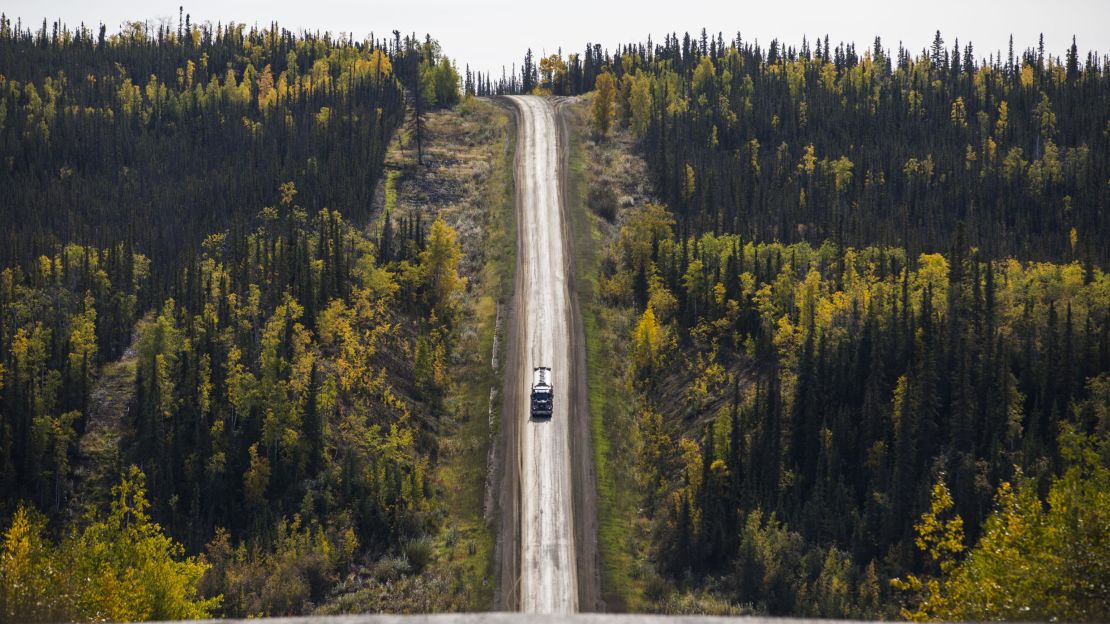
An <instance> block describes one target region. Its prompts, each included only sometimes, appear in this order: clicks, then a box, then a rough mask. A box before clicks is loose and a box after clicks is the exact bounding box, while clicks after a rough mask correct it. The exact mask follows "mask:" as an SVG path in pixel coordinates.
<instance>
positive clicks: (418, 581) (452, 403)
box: [317, 98, 516, 614]
mask: <svg viewBox="0 0 1110 624" xmlns="http://www.w3.org/2000/svg"><path fill="white" fill-rule="evenodd" d="M426 128H427V135H426V143H425V148H424V161H425V164H424V165H423V166H421V165H418V164H417V163H416V153H415V150H414V149H413V148H412V145H411V142H410V141H409V140H408V139H409V138H411V137H406V136H404V133H401V134H402V135H401V136H400V137H399V138H398V139H396V140H395V141H394V142H393V143H392V144H391V146H390V150H389V153H388V154H387V156H386V164H387V167H388V170H389V171H390V173H389V174H388V178H389V180H390V181H389V182H385V181H383V183H382V185H381V190H380V191H379V193H378V197H377V198H376V199H375V211H376V212H377V213H378V214H379V217H378V219H376V222H375V223H372V224H370V226H369V229H370V232H372V233H376V232H379V231H380V230H381V227H382V223H383V221H382V219H383V217H382V216H381V215H383V214H384V212H385V209H386V207H388V209H389V211H390V213H391V216H392V219H393V223H394V225H395V226H396V225H397V224H398V223H400V220H401V219H408V220H409V222H410V223H411V222H412V220H413V219H414V218H415V217H416V216H417V215H419V216H420V218H421V219H423V222H424V224H425V225H427V224H430V223H431V222H432V221H433V220H434V219H436V218H442V219H444V221H446V222H447V224H448V225H450V226H451V227H452V228H454V229H455V231H456V232H457V233H458V242H459V245H460V248H461V252H462V255H461V258H460V263H459V272H460V274H461V275H462V276H463V277H465V278H466V279H467V284H468V285H467V288H466V290H465V292H464V293H463V294H462V296H461V298H460V300H459V316H458V319H457V325H456V327H457V329H456V331H455V335H454V338H453V339H454V341H455V342H454V344H453V346H452V349H451V359H450V363H449V366H447V367H446V379H445V388H446V393H445V397H444V403H443V409H442V411H441V412H440V413H439V415H438V416H437V420H436V422H435V423H430V424H431V426H433V427H435V428H436V436H435V438H436V439H435V443H436V447H437V456H436V457H435V459H434V460H433V462H432V467H431V472H430V475H429V477H430V478H429V482H430V485H431V487H432V488H433V489H434V490H435V494H434V496H433V497H432V499H433V500H434V501H435V505H434V511H433V513H434V514H435V515H436V518H435V522H434V525H435V527H436V529H435V532H434V533H433V534H431V535H427V536H425V537H423V538H421V539H418V540H415V541H413V542H410V543H409V544H408V545H407V546H406V547H404V548H403V549H402V552H400V553H397V554H396V556H393V555H390V556H387V557H384V558H382V559H379V560H377V561H368V562H366V565H364V566H362V567H361V568H360V569H359V570H358V571H357V572H356V573H355V574H352V575H351V576H350V577H349V578H347V579H345V580H344V581H343V582H342V583H341V585H342V588H341V590H340V591H339V592H338V593H337V595H335V596H333V597H332V598H331V599H330V600H329V602H328V603H326V604H324V605H322V606H321V607H320V608H319V609H317V614H350V613H366V612H395V613H437V612H452V611H488V610H489V609H490V607H491V605H492V603H493V595H494V590H495V589H496V581H495V579H494V575H493V571H494V547H495V544H496V535H495V530H496V527H495V526H494V525H493V524H492V518H491V517H490V514H491V510H490V503H489V501H488V499H487V490H488V488H487V481H488V480H489V476H490V472H489V471H490V469H491V466H490V451H491V448H492V447H493V443H494V441H495V440H496V438H497V435H498V430H499V427H500V422H499V420H500V418H499V417H500V413H501V411H500V397H498V396H496V395H495V394H493V393H491V388H497V389H500V387H501V386H500V379H501V373H500V370H497V368H496V362H500V361H502V360H503V359H504V354H503V353H502V352H503V350H504V348H503V347H502V346H500V342H499V341H498V339H497V334H498V329H499V328H498V325H499V317H500V316H502V315H501V314H499V310H500V309H501V308H502V307H503V305H504V304H505V302H506V300H507V298H508V296H509V295H510V294H511V291H512V280H513V271H514V269H515V266H516V244H515V241H516V232H515V213H514V204H513V154H514V151H515V139H516V134H515V130H514V126H513V123H512V119H511V116H510V115H509V113H508V112H507V111H505V110H504V109H502V108H501V107H500V106H498V105H497V104H495V103H493V102H490V101H488V100H477V99H473V98H469V99H467V100H464V101H463V102H462V103H460V104H459V105H458V106H456V107H454V108H452V109H450V110H444V111H436V112H434V113H430V114H429V115H428V117H427V119H426ZM386 187H388V190H387V189H386ZM495 351H502V352H498V353H496V354H495ZM491 403H493V405H491Z"/></svg>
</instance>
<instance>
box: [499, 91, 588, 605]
mask: <svg viewBox="0 0 1110 624" xmlns="http://www.w3.org/2000/svg"><path fill="white" fill-rule="evenodd" d="M509 99H510V101H511V103H512V105H513V107H514V108H515V112H516V119H517V128H518V139H517V156H516V176H515V178H516V197H517V237H518V243H517V275H516V280H515V285H514V298H513V304H512V308H513V310H512V320H511V322H510V326H509V336H508V343H507V349H508V353H507V361H506V381H505V393H504V412H503V424H504V428H503V433H504V435H505V442H506V443H505V446H504V447H503V448H504V451H503V455H502V457H503V458H504V461H503V464H504V469H505V475H504V476H503V482H502V487H501V513H502V524H501V531H500V539H499V542H500V548H501V554H500V557H499V561H500V566H501V574H500V579H499V581H500V585H501V591H500V600H499V605H498V606H499V607H500V608H504V609H520V610H522V611H524V612H527V613H571V612H574V611H577V610H579V608H580V607H584V608H586V609H592V608H593V607H594V605H593V604H592V601H594V600H595V598H594V596H596V591H594V585H595V583H594V582H593V579H594V578H596V575H595V574H593V573H592V570H593V568H595V567H596V561H595V560H594V559H595V558H596V556H595V555H593V553H595V552H596V548H592V544H585V545H586V546H590V547H587V548H584V549H583V548H580V547H577V545H576V526H575V524H576V514H575V511H576V510H575V504H576V502H577V503H579V504H581V501H583V500H585V501H588V502H589V503H592V500H593V497H592V496H584V495H583V491H584V490H589V491H590V492H592V488H593V483H592V481H589V482H588V483H586V482H585V480H586V479H592V476H593V475H592V471H590V472H591V474H583V475H573V474H572V466H574V465H579V464H580V457H583V456H586V455H587V453H586V451H587V450H588V441H589V433H588V432H589V429H588V426H587V425H588V420H587V418H586V414H585V405H586V401H585V397H586V390H585V387H584V384H582V383H580V380H584V378H585V376H584V374H582V373H583V372H584V366H585V361H584V358H582V357H581V354H582V349H581V348H580V347H581V331H582V330H581V321H580V319H579V318H578V315H577V308H576V306H575V300H574V297H573V280H572V277H571V276H572V273H571V270H570V268H571V266H572V259H571V257H570V250H569V239H570V237H569V234H568V228H567V226H566V221H565V215H564V210H565V201H564V197H563V185H562V183H561V177H560V174H561V171H560V170H561V168H562V167H563V166H564V161H563V159H564V155H565V152H564V151H563V150H561V149H560V148H561V146H563V144H565V140H566V137H565V135H563V134H562V133H561V127H560V123H559V118H558V117H557V114H556V109H555V105H554V104H553V103H552V102H551V101H549V100H546V99H543V98H538V97H531V96H522V97H512V98H509ZM536 366H550V367H551V369H552V377H553V385H554V390H555V396H554V405H555V409H554V415H553V417H552V418H551V419H546V418H545V419H532V418H530V409H529V408H530V402H529V401H530V397H529V391H530V384H531V380H532V369H533V368H534V367H536ZM572 427H574V428H575V429H574V430H573V431H572V429H571V428H572ZM572 450H573V455H574V460H575V461H573V462H572ZM587 463H588V462H587ZM514 473H515V474H514ZM575 477H578V478H579V479H580V481H582V482H579V483H576V482H575V481H574V479H575ZM591 511H592V510H591ZM593 518H594V515H592V514H588V515H587V520H586V524H585V525H584V526H585V528H592V529H593V531H594V532H593V534H586V535H583V533H584V532H583V531H578V533H577V535H578V536H580V537H581V538H582V539H583V540H584V541H591V540H595V539H596V521H595V520H593ZM582 552H585V553H586V555H585V556H586V557H588V558H589V559H588V560H587V561H585V562H584V563H583V565H582V567H584V568H587V569H586V570H584V575H583V577H584V578H586V579H587V581H586V583H584V584H583V586H584V587H585V590H586V591H585V592H584V593H585V594H586V596H585V604H582V603H580V600H579V599H580V591H579V590H580V579H579V567H580V566H579V561H578V560H579V557H580V556H583V555H582Z"/></svg>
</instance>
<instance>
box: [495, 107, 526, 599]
mask: <svg viewBox="0 0 1110 624" xmlns="http://www.w3.org/2000/svg"><path fill="white" fill-rule="evenodd" d="M494 102H496V103H497V104H498V106H501V107H502V108H504V109H505V110H507V111H508V112H509V116H510V118H511V119H512V122H511V123H512V124H513V131H514V132H515V133H516V143H515V145H514V146H513V150H514V153H513V218H514V219H515V220H516V223H517V224H518V225H519V223H520V222H521V214H522V211H523V209H524V207H523V206H524V204H523V201H522V199H521V196H520V193H519V188H520V181H521V174H522V171H521V169H522V167H523V166H524V165H523V162H522V160H521V155H520V146H521V143H522V139H523V133H524V128H523V126H522V124H521V123H520V109H519V108H518V107H517V105H516V104H515V103H514V102H513V101H512V100H510V99H508V98H503V97H498V98H495V99H494ZM514 231H516V233H517V237H516V262H515V263H514V264H515V267H514V269H513V280H512V284H513V290H512V294H511V296H509V297H508V304H507V305H506V307H505V318H506V320H507V322H506V324H505V325H506V327H505V340H504V342H503V346H502V348H503V349H504V352H503V353H504V356H505V357H504V359H503V360H502V361H503V362H504V363H505V364H504V370H505V375H504V381H503V384H504V385H503V386H502V388H501V439H500V440H499V441H498V444H497V448H498V449H499V451H500V457H499V459H500V465H501V471H500V473H499V474H500V477H499V478H498V479H497V485H496V490H497V501H498V505H497V516H498V520H497V524H498V530H497V541H496V546H495V548H494V553H495V554H494V559H495V563H494V574H495V576H496V578H497V591H496V592H495V594H494V605H493V608H494V609H495V610H498V611H519V610H520V593H519V592H518V591H517V590H518V588H519V586H520V549H521V523H520V503H521V500H520V497H521V491H520V473H521V456H520V449H521V439H520V437H521V435H522V434H523V429H522V427H520V423H519V422H517V419H516V418H515V417H514V416H515V413H514V411H513V410H514V408H515V406H516V405H517V404H518V401H519V399H520V368H521V366H522V362H521V358H520V348H519V346H520V336H521V333H522V331H523V329H524V328H523V327H522V322H523V319H521V317H520V315H519V314H517V311H518V310H520V308H521V298H522V297H523V293H524V291H525V287H524V275H525V271H524V270H523V269H522V267H521V266H520V265H521V262H522V258H523V257H524V255H523V251H524V249H523V245H524V243H523V240H522V238H521V236H520V230H519V227H517V228H514Z"/></svg>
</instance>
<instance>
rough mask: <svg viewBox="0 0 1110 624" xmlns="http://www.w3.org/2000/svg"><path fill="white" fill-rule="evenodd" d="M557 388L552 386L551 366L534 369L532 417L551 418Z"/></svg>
mask: <svg viewBox="0 0 1110 624" xmlns="http://www.w3.org/2000/svg"><path fill="white" fill-rule="evenodd" d="M554 398H555V390H554V388H552V387H551V368H550V367H548V366H537V367H536V368H533V369H532V418H551V414H552V411H553V409H554V405H553V401H554Z"/></svg>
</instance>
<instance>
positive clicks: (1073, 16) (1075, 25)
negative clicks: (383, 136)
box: [0, 0, 1110, 75]
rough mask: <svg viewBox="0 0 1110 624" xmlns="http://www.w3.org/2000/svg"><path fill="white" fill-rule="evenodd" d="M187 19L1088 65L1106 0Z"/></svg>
mask: <svg viewBox="0 0 1110 624" xmlns="http://www.w3.org/2000/svg"><path fill="white" fill-rule="evenodd" d="M179 4H181V2H179V1H170V2H167V1H165V0H150V1H148V2H133V1H132V2H128V1H124V0H99V1H96V2H90V1H89V0H50V1H43V0H7V1H6V2H4V6H3V7H0V10H2V11H4V12H5V13H7V15H8V17H10V18H12V21H13V22H14V21H15V18H17V17H21V18H23V20H24V22H25V23H30V24H32V25H34V26H33V27H34V28H37V27H38V25H39V24H41V23H42V19H43V18H44V17H47V18H49V19H50V21H53V20H54V19H56V18H61V19H62V20H64V21H65V22H67V23H70V24H74V25H76V24H77V23H79V22H81V21H84V22H85V24H86V25H88V26H95V25H97V24H99V23H100V22H103V23H104V24H106V25H107V26H108V29H109V31H115V30H116V29H117V28H118V26H119V24H120V23H121V22H123V21H124V20H132V19H140V20H143V19H151V20H157V19H158V18H165V19H168V20H172V21H174V22H176V19H177V8H178V6H179ZM184 4H185V11H186V12H187V13H191V14H192V18H193V21H194V22H204V21H212V22H217V21H219V22H225V23H226V22H227V21H236V22H243V23H246V24H262V25H268V24H269V23H270V21H271V20H276V21H278V23H279V24H280V25H281V26H283V27H285V28H289V29H291V30H300V29H302V28H307V29H310V30H320V31H324V30H330V31H332V32H333V33H339V32H350V33H353V34H354V36H355V38H356V39H361V38H364V37H366V36H367V35H368V34H369V33H370V32H371V31H373V32H374V33H375V36H377V37H379V38H381V37H383V36H389V35H390V33H391V32H392V31H393V30H394V29H398V30H400V31H401V32H402V33H411V32H416V33H417V34H419V35H423V34H424V33H426V32H427V33H431V34H432V36H433V37H435V38H437V39H439V41H440V43H441V44H442V45H443V49H444V52H445V53H446V54H447V55H448V56H450V57H452V58H454V59H455V60H456V62H457V63H458V65H459V67H460V69H461V68H462V67H463V66H464V65H465V64H466V63H469V64H470V66H471V68H472V69H481V70H483V71H486V70H493V71H494V73H495V75H496V74H500V71H501V66H502V65H505V66H511V64H512V63H514V62H515V63H517V64H518V65H519V63H520V59H521V58H522V57H523V56H524V52H525V50H526V49H527V48H529V47H531V48H532V49H533V50H534V52H536V53H537V54H538V53H540V52H543V51H547V52H548V53H550V52H554V51H556V50H557V49H559V48H560V47H561V48H562V50H563V52H564V54H565V53H568V52H580V51H581V50H582V48H583V46H584V45H585V43H586V42H587V41H590V42H595V43H600V44H602V46H603V47H605V48H608V49H610V50H612V49H613V48H614V47H615V46H616V45H617V44H619V43H627V42H638V41H642V40H644V39H645V38H646V36H647V35H648V34H650V35H651V36H652V39H653V40H654V41H661V40H662V38H663V34H664V33H666V32H677V33H678V34H679V35H680V36H681V34H682V33H683V32H684V31H686V30H689V31H690V32H691V34H695V33H700V31H701V28H702V27H703V26H704V27H706V28H708V29H709V31H710V32H711V33H716V32H717V31H721V32H723V33H724V37H725V39H726V40H729V39H730V38H732V37H733V36H735V33H736V31H737V30H739V31H740V32H741V34H742V36H743V38H744V39H745V40H746V41H751V40H758V41H759V42H760V43H761V44H764V45H766V44H767V43H769V42H770V41H771V39H772V38H775V37H778V38H779V39H780V40H781V41H783V42H784V43H788V44H800V42H801V39H802V36H803V35H806V36H808V37H809V39H810V42H811V43H812V41H813V40H814V39H815V38H816V37H818V36H822V37H823V36H824V35H825V34H826V33H827V34H828V35H829V38H830V41H832V42H839V41H854V42H855V43H856V45H857V48H860V50H861V51H862V49H863V48H869V47H870V46H871V42H872V41H873V40H874V37H875V35H879V36H881V37H882V38H883V44H884V46H885V47H887V48H891V49H897V46H898V42H899V41H902V42H904V43H905V44H906V47H907V48H909V49H910V50H911V51H915V52H916V51H919V50H921V49H922V48H924V47H926V46H928V45H929V44H930V43H931V42H932V39H933V34H934V32H935V31H936V30H937V29H938V28H939V29H940V31H941V34H942V36H943V37H944V40H945V44H946V45H947V46H948V47H949V48H951V46H952V44H953V42H954V40H955V39H956V38H957V37H958V38H959V40H960V44H961V46H962V45H963V44H965V43H966V42H967V41H968V40H971V41H972V42H973V43H974V44H975V51H976V57H977V58H978V57H985V56H987V55H988V54H989V53H991V52H994V51H997V50H1002V51H1003V54H1005V50H1006V46H1007V40H1008V37H1009V35H1010V34H1011V33H1012V34H1013V35H1014V47H1015V49H1016V50H1017V51H1019V52H1020V51H1021V50H1023V49H1025V48H1026V47H1030V46H1035V45H1036V43H1037V36H1038V34H1039V33H1041V32H1043V33H1044V34H1045V45H1046V48H1047V49H1048V50H1049V51H1050V52H1051V53H1053V54H1056V55H1062V54H1063V53H1064V51H1065V50H1066V48H1067V46H1068V45H1070V43H1071V36H1072V35H1073V34H1074V35H1076V36H1077V37H1078V44H1079V49H1080V52H1081V54H1082V55H1083V56H1084V57H1085V55H1086V51H1087V50H1088V49H1094V50H1097V51H1100V52H1101V53H1108V52H1110V0H1011V1H1009V2H1005V1H992V2H985V1H982V0H931V1H927V2H919V1H918V2H913V1H907V0H903V1H901V2H891V1H886V2H884V1H882V0H879V1H877V2H876V1H872V2H860V1H858V0H840V1H837V0H824V1H820V2H818V1H814V0H759V1H750V0H731V1H728V0H724V1H719V2H705V1H700V2H699V1H696V0H695V1H689V0H687V1H678V2H676V1H675V0H643V1H641V2H617V1H613V0H562V1H551V0H548V1H537V0H522V1H511V0H457V1H453V0H422V1H412V0H374V1H363V2H358V1H356V0H309V1H305V0H297V1H295V2H289V1H282V0H246V1H241V2H227V1H224V2H220V1H217V0H189V1H188V2H185V3H184Z"/></svg>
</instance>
